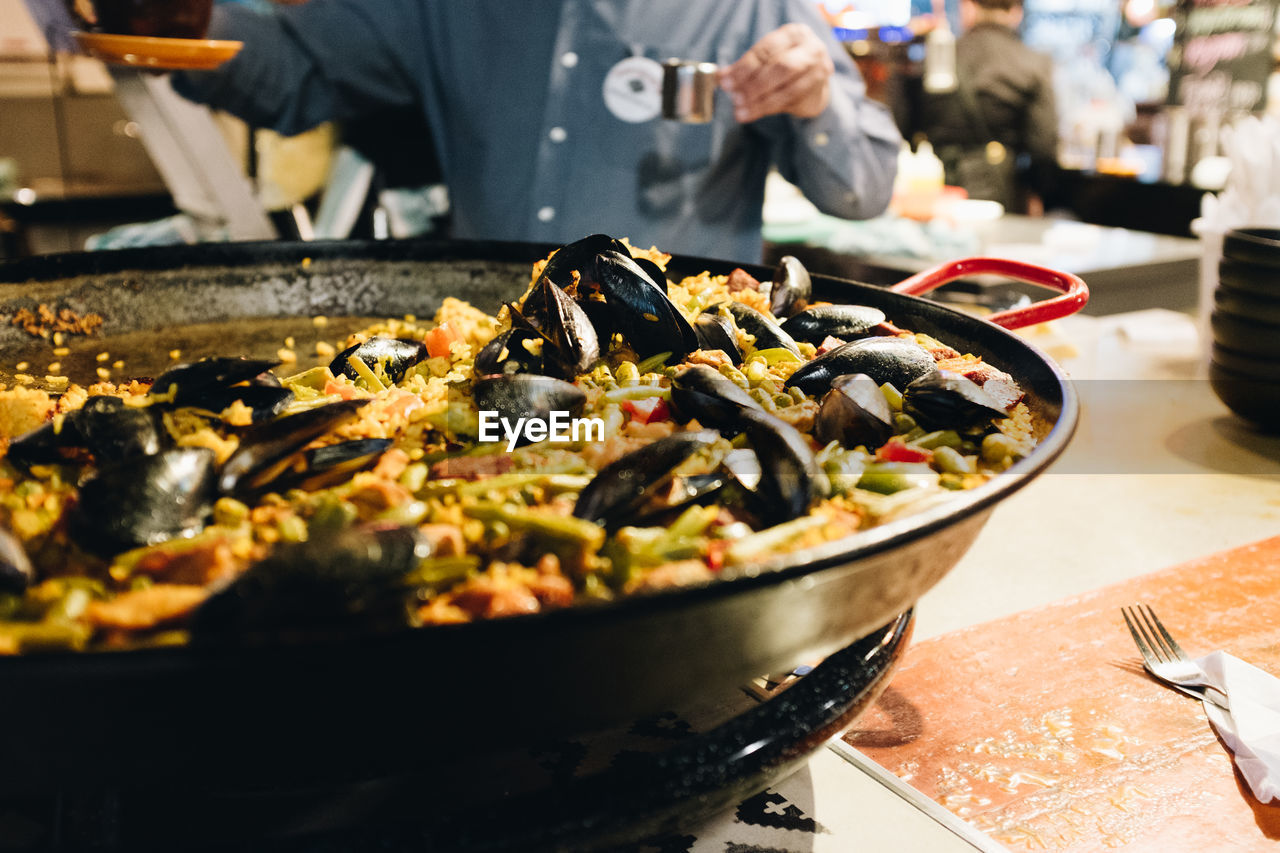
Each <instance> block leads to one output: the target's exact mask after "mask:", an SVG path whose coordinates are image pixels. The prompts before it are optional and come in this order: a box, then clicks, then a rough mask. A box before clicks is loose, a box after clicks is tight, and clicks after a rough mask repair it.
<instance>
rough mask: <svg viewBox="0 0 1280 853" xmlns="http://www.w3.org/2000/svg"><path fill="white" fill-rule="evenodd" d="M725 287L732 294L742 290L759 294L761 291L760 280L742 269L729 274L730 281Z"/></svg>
mask: <svg viewBox="0 0 1280 853" xmlns="http://www.w3.org/2000/svg"><path fill="white" fill-rule="evenodd" d="M725 286H726V287H727V288H729V292H730V293H737V292H739V291H741V290H754V291H756V292H757V293H758V292H759V291H760V282H759V280H758V279H756V277H755V276H753V275H752V274H751V273H749V272H747V271H746V270H744V269H741V268H738V269H735V270H734V271H733V272H731V273H729V280H728V281H727V282H725Z"/></svg>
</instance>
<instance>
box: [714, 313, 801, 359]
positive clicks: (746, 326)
mask: <svg viewBox="0 0 1280 853" xmlns="http://www.w3.org/2000/svg"><path fill="white" fill-rule="evenodd" d="M729 313H730V314H731V315H733V322H735V323H737V324H738V328H739V329H742V331H744V332H746V333H747V334H749V335H753V336H754V337H755V339H756V342H755V345H754V349H756V350H762V349H776V348H778V347H781V348H782V349H785V350H790V351H791V352H793V353H795V354H796V355H800V347H798V346H796V342H795V340H794V339H793V338H792V337H791V336H790V335H788V334H787V333H786V332H784V331H783V330H782V327H781V326H779V325H778V324H777V323H775V322H774V321H773V320H772V319H770V318H769V317H766V316H765V315H764V314H761V313H760V312H759V311H757V310H756V309H754V308H752V307H751V306H750V305H744V304H742V303H741V302H730V303H729Z"/></svg>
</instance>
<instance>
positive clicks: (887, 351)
mask: <svg viewBox="0 0 1280 853" xmlns="http://www.w3.org/2000/svg"><path fill="white" fill-rule="evenodd" d="M936 369H937V362H936V361H934V358H933V356H932V355H930V354H929V351H928V350H927V349H925V348H924V347H922V346H920V345H919V344H918V343H916V342H915V341H909V340H907V339H905V338H887V337H876V338H862V339H860V340H856V341H850V342H849V343H847V344H844V345H842V346H838V347H836V348H835V349H833V350H829V351H827V352H824V353H823V354H822V355H820V356H818V357H817V358H815V359H814V360H813V361H811V362H809V363H808V364H806V365H804V366H803V367H801V368H800V369H799V370H797V371H796V372H795V373H793V374H791V378H790V379H788V380H787V386H788V387H791V388H799V389H800V390H801V391H803V392H805V393H806V394H808V395H810V396H811V397H821V396H822V395H823V394H825V393H827V391H828V389H830V388H831V383H832V382H833V381H835V378H836V377H837V376H843V375H844V374H846V373H865V374H866V375H867V376H870V377H871V378H872V379H874V380H875V382H876V384H877V385H883V384H884V383H886V382H888V383H889V384H891V385H893V387H895V388H898V389H902V388H906V387H907V384H908V383H910V382H912V381H913V380H915V379H918V378H920V377H921V376H924V375H925V374H926V373H929V372H931V371H933V370H936Z"/></svg>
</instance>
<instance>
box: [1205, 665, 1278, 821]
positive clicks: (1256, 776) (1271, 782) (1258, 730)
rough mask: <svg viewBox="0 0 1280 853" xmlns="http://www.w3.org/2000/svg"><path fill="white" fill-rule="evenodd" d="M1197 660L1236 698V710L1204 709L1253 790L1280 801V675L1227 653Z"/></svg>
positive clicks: (1209, 706) (1259, 795) (1232, 699)
mask: <svg viewBox="0 0 1280 853" xmlns="http://www.w3.org/2000/svg"><path fill="white" fill-rule="evenodd" d="M1197 663H1199V664H1200V667H1201V669H1203V670H1204V672H1205V674H1206V675H1207V676H1208V680H1209V681H1210V683H1212V684H1213V685H1214V686H1216V687H1217V688H1218V689H1220V690H1222V692H1224V693H1226V694H1227V698H1228V699H1229V701H1230V705H1231V710H1230V711H1225V710H1223V709H1222V708H1219V707H1218V706H1217V705H1214V704H1212V703H1211V702H1207V701H1206V702H1205V703H1204V709H1205V713H1206V714H1208V715H1209V722H1210V723H1212V724H1213V728H1214V731H1216V732H1217V733H1218V737H1220V738H1222V740H1223V742H1224V743H1226V745H1227V747H1228V748H1229V749H1230V750H1231V753H1232V755H1234V756H1235V762H1236V767H1237V768H1239V770H1240V775H1241V776H1243V777H1244V780H1245V782H1246V783H1248V785H1249V790H1250V791H1252V792H1253V795H1254V796H1255V797H1257V798H1258V800H1260V801H1261V802H1264V803H1266V802H1270V801H1271V800H1275V799H1280V679H1278V678H1276V677H1275V676H1273V675H1271V674H1269V673H1267V672H1265V671H1263V670H1261V669H1258V668H1257V667H1256V666H1253V665H1252V664H1248V663H1245V662H1244V661H1242V660H1240V659H1239V658H1237V657H1233V656H1232V655H1229V654H1227V653H1226V652H1213V653H1212V654H1208V655H1205V656H1204V657H1202V658H1200V659H1199V660H1198V661H1197Z"/></svg>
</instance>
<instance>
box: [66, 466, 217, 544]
mask: <svg viewBox="0 0 1280 853" xmlns="http://www.w3.org/2000/svg"><path fill="white" fill-rule="evenodd" d="M216 483H217V467H216V462H215V459H214V454H213V451H212V450H209V449H207V448H203V447H177V448H173V449H171V450H166V451H163V452H161V453H157V454H155V455H154V456H141V457H138V458H136V459H130V460H128V461H126V462H121V463H118V464H116V465H113V466H109V467H106V468H101V469H100V470H98V471H97V472H96V473H95V474H94V475H93V476H91V477H89V478H88V479H87V480H85V481H84V482H83V483H82V484H81V485H80V494H79V500H78V501H77V502H76V504H75V506H74V507H72V509H71V510H70V511H69V513H68V527H69V530H70V532H71V535H72V537H73V538H74V539H75V540H76V542H77V543H79V544H80V546H81V547H83V548H85V549H86V550H88V551H92V552H94V553H97V554H104V555H109V554H116V553H119V552H121V551H126V550H129V549H131V548H140V547H143V546H145V545H158V544H159V543H161V542H166V541H168V540H170V539H176V538H180V537H186V536H192V535H194V534H196V533H198V532H199V531H200V530H202V529H203V528H204V525H205V522H206V520H207V519H208V517H209V515H210V513H211V512H212V511H213V502H214V500H215V499H216V498H217V492H216Z"/></svg>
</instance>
